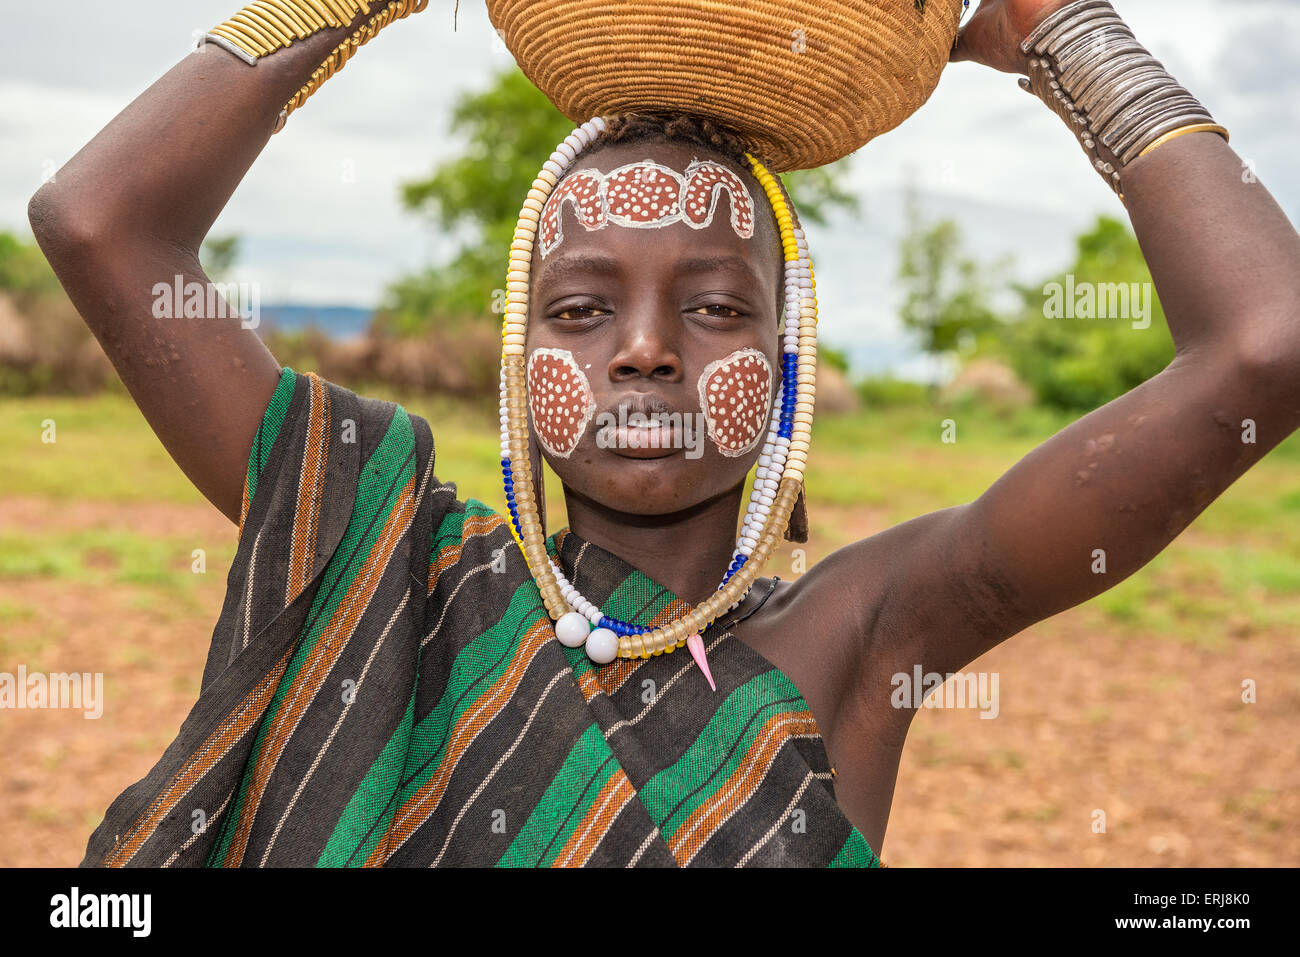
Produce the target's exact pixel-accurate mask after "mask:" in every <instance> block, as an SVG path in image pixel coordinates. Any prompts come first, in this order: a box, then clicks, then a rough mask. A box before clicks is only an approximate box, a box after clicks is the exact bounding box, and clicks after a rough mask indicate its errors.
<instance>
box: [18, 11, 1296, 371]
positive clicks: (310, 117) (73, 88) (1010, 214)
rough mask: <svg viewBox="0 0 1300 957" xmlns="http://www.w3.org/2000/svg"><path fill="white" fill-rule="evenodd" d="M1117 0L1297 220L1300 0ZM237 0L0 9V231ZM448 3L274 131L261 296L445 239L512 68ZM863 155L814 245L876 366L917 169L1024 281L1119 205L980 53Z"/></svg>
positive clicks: (258, 190) (975, 248) (253, 227)
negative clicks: (441, 212) (424, 206)
mask: <svg viewBox="0 0 1300 957" xmlns="http://www.w3.org/2000/svg"><path fill="white" fill-rule="evenodd" d="M1116 5H1117V8H1118V9H1119V10H1120V12H1121V13H1122V14H1123V15H1124V16H1125V18H1126V19H1127V20H1128V22H1129V24H1130V25H1131V26H1132V27H1133V29H1134V31H1135V33H1136V34H1137V36H1138V38H1139V39H1140V40H1141V41H1142V42H1143V43H1144V44H1145V45H1146V46H1147V47H1148V48H1150V49H1151V50H1152V52H1153V53H1154V54H1155V55H1156V57H1158V58H1159V59H1161V60H1162V61H1163V62H1164V64H1165V66H1166V67H1168V68H1169V70H1170V71H1171V72H1172V73H1173V74H1174V76H1176V77H1177V78H1178V79H1179V81H1180V82H1181V83H1183V85H1185V86H1186V87H1188V88H1189V89H1190V90H1191V91H1192V92H1193V93H1194V94H1196V96H1198V97H1199V98H1200V99H1201V100H1202V102H1204V103H1205V105H1206V106H1207V107H1208V108H1209V109H1210V111H1211V112H1212V113H1213V114H1214V115H1215V117H1216V118H1217V119H1218V120H1219V121H1220V122H1222V123H1223V124H1224V125H1225V126H1227V127H1228V128H1229V129H1230V130H1231V132H1232V143H1233V146H1234V148H1235V149H1236V150H1237V152H1238V153H1239V154H1240V155H1241V156H1242V157H1243V158H1245V159H1246V160H1248V161H1250V162H1251V163H1252V164H1253V166H1254V168H1255V170H1256V172H1257V173H1258V176H1259V177H1260V179H1261V180H1262V181H1263V182H1264V183H1265V184H1266V185H1267V186H1268V188H1269V189H1270V190H1271V191H1272V192H1273V195H1274V196H1275V197H1276V198H1277V199H1278V201H1279V202H1280V203H1281V204H1282V206H1283V208H1284V209H1285V210H1286V211H1287V213H1288V215H1290V216H1291V218H1292V220H1293V221H1295V220H1297V219H1300V164H1298V163H1297V162H1296V157H1297V153H1298V152H1300V150H1297V147H1298V146H1300V0H1233V2H1231V3H1228V2H1222V0H1142V2H1137V0H1118V2H1117V4H1116ZM238 6H239V0H193V2H176V0H170V2H164V0H135V2H133V3H131V4H129V5H127V6H126V7H123V6H121V5H118V4H104V3H98V2H91V0H72V2H69V3H51V4H35V3H27V2H23V3H19V2H17V0H0V7H2V8H3V10H4V12H5V18H4V20H5V26H6V29H5V30H4V33H3V36H2V38H0V47H2V48H3V52H4V55H3V57H0V143H3V147H4V148H3V154H2V155H3V162H2V164H0V229H9V230H13V231H16V232H18V233H20V234H28V233H29V229H28V225H27V216H26V206H27V200H28V198H29V197H30V196H31V194H32V193H33V192H34V191H35V190H36V189H37V188H38V187H39V185H40V183H41V181H42V178H43V177H44V176H46V175H48V173H49V171H51V170H54V169H57V168H58V167H59V166H60V165H61V164H63V163H64V162H66V161H67V160H68V159H69V158H70V157H71V156H72V155H73V154H74V153H75V152H76V151H77V150H78V149H80V148H81V147H82V146H83V145H85V143H86V142H87V141H89V140H90V139H91V138H92V137H93V136H94V135H95V134H96V133H97V132H98V131H99V130H100V129H102V128H103V127H104V126H105V125H106V124H107V123H108V122H109V121H110V120H111V119H112V118H113V116H114V115H116V114H117V113H118V112H119V111H120V110H121V109H122V108H124V107H125V106H126V105H127V103H129V102H130V101H131V100H132V99H133V98H134V97H135V96H137V95H138V94H139V93H140V92H142V91H143V90H144V89H145V88H146V87H148V86H149V85H150V84H151V83H153V82H154V81H155V80H156V79H157V78H158V77H160V76H161V75H162V74H163V73H165V72H166V71H167V70H168V69H169V68H170V67H171V66H173V65H174V64H175V62H176V61H177V60H179V59H180V58H182V57H183V56H185V55H186V53H187V50H188V49H189V48H190V47H191V46H192V43H193V39H192V37H193V36H194V35H195V33H196V31H198V32H202V31H203V30H206V29H207V28H209V27H210V26H212V25H213V24H215V23H218V22H220V21H221V20H223V19H225V18H226V17H227V16H228V15H229V14H231V13H232V12H234V10H235V9H236V8H237V7H238ZM452 8H453V3H452V2H451V0H433V2H431V3H430V5H429V8H428V9H426V10H425V11H424V12H422V13H420V14H417V15H415V16H412V17H410V18H408V19H406V20H404V21H401V22H399V23H396V24H393V25H390V26H389V27H388V28H386V29H385V30H384V32H383V33H382V34H381V35H380V36H379V37H378V38H377V39H376V40H375V41H373V42H372V43H371V44H369V45H367V46H366V47H365V48H364V49H362V50H361V51H359V52H358V54H357V56H356V57H354V58H353V59H352V60H351V61H350V62H349V63H348V64H347V67H346V69H345V70H344V71H343V72H342V73H341V74H339V76H337V77H335V78H333V79H331V80H330V81H329V82H328V83H327V84H325V85H324V86H323V87H322V88H321V90H320V91H319V92H317V93H316V94H315V95H314V96H313V97H312V98H311V100H310V101H308V103H307V104H306V105H305V106H303V107H302V109H300V110H299V111H297V112H296V113H295V114H294V115H293V116H292V117H291V119H290V121H289V123H288V125H287V127H286V128H285V130H284V131H283V132H282V133H280V134H278V135H276V136H274V137H272V139H271V141H270V144H269V145H268V146H267V148H266V150H265V151H264V152H263V154H262V155H261V157H259V159H258V160H257V162H256V163H255V164H254V165H253V168H252V169H251V170H250V172H249V173H248V175H247V177H246V178H245V179H244V181H243V183H242V184H241V185H240V187H239V189H238V190H237V191H236V192H235V195H234V197H233V198H232V199H231V201H230V204H229V205H228V206H227V207H226V209H225V211H224V212H223V213H222V215H221V216H220V218H219V219H218V220H217V222H216V224H215V226H214V227H213V233H214V234H225V233H239V234H240V235H241V237H242V238H243V246H242V263H241V265H240V267H239V269H238V271H237V278H238V279H241V280H249V281H257V282H260V283H261V284H262V302H263V303H273V302H306V303H328V304H347V305H360V306H371V305H373V304H374V303H375V301H376V298H377V297H378V295H379V293H380V291H381V290H382V289H383V287H384V285H385V284H386V283H387V282H388V281H389V280H390V279H392V278H394V277H395V276H396V275H398V274H399V273H400V272H402V271H404V270H410V269H414V268H417V267H418V266H420V265H421V264H422V263H424V262H427V261H428V259H429V258H430V257H434V256H437V255H439V254H441V253H444V252H445V251H446V249H447V243H446V242H445V241H439V238H438V237H437V236H435V235H433V234H432V233H431V231H430V229H429V227H428V226H427V225H426V224H424V223H423V222H421V221H420V220H418V219H416V218H415V217H413V216H411V215H410V214H407V213H405V212H404V211H403V210H402V209H401V206H400V203H399V200H398V190H399V184H400V183H402V182H404V181H407V180H411V179H414V178H418V177H422V176H424V175H426V174H427V173H428V171H429V170H430V169H431V168H432V166H433V165H434V164H435V162H436V161H437V160H439V159H440V158H442V157H445V156H448V155H451V154H454V153H455V152H456V151H457V145H456V144H455V143H452V142H447V141H444V135H445V131H446V129H447V125H448V118H449V116H450V111H451V107H452V104H453V102H454V100H455V98H456V96H457V95H458V94H459V93H461V92H462V91H464V90H472V89H479V88H482V87H483V86H485V85H486V84H487V83H488V82H489V80H490V78H491V76H492V74H493V73H495V72H496V71H498V70H501V69H503V68H506V67H509V66H510V65H511V63H512V60H511V58H510V55H509V53H508V52H506V51H505V49H504V48H503V47H502V46H501V44H500V43H499V42H495V41H496V35H495V33H494V32H493V30H492V28H491V25H490V24H489V23H488V19H487V14H486V11H485V9H484V6H483V4H482V3H481V2H475V0H462V2H461V3H460V12H459V17H458V22H457V29H456V30H455V31H453V29H452ZM544 159H545V157H544V156H539V157H538V166H539V167H540V165H541V163H542V161H543V160H544ZM848 162H849V165H850V169H851V175H850V176H849V178H848V183H849V184H850V185H851V187H852V188H853V189H854V190H855V191H856V192H858V193H859V194H860V195H861V197H862V199H863V215H862V216H861V217H860V218H858V219H857V220H856V221H846V220H843V219H840V220H838V221H837V222H835V223H834V224H833V225H831V226H829V227H818V226H815V225H814V226H811V227H810V229H809V243H810V247H811V252H812V257H813V263H814V265H815V266H816V268H817V274H818V290H819V294H820V302H821V311H822V325H821V333H822V335H823V337H824V338H825V339H826V340H828V341H830V342H833V343H835V344H837V345H840V346H844V347H847V348H850V349H851V351H852V352H853V355H854V358H855V364H857V365H859V366H861V367H863V368H867V367H876V368H881V367H892V368H901V369H903V370H904V371H906V369H907V368H908V367H909V366H908V362H907V361H906V360H907V357H908V355H909V353H910V351H911V350H909V348H908V346H907V342H906V337H905V336H904V335H903V333H902V331H901V330H900V328H899V326H898V323H897V319H896V318H895V317H896V311H897V302H898V293H897V284H896V283H895V281H894V278H893V276H894V272H895V270H896V268H897V252H896V250H897V239H898V232H899V227H900V224H901V202H900V197H901V186H902V184H903V183H904V182H906V180H907V178H908V177H909V176H911V177H912V178H913V180H914V181H915V182H916V184H917V186H918V188H919V189H921V190H922V192H923V194H924V196H925V199H926V210H927V212H928V213H932V214H936V215H939V214H942V215H946V216H951V217H952V218H954V219H956V220H957V221H958V222H959V223H960V224H961V226H962V229H963V231H964V234H965V236H966V239H967V245H968V249H969V250H970V251H971V252H972V253H974V254H976V255H977V256H978V257H980V258H984V259H989V260H992V259H994V258H996V257H999V256H1002V255H1005V254H1011V255H1013V256H1014V257H1015V263H1016V265H1015V273H1016V275H1018V276H1020V277H1022V278H1030V279H1032V278H1038V277H1040V276H1041V275H1043V274H1044V273H1046V272H1049V271H1050V270H1052V269H1054V268H1061V267H1064V266H1065V265H1066V264H1067V263H1068V261H1069V258H1070V255H1071V251H1072V237H1073V236H1074V235H1075V234H1076V233H1077V232H1078V231H1079V230H1080V229H1082V228H1084V227H1086V226H1087V225H1088V224H1089V223H1090V222H1091V221H1092V219H1093V218H1094V217H1095V216H1096V215H1097V214H1098V213H1102V212H1109V213H1111V214H1115V215H1123V207H1122V206H1121V205H1120V203H1119V201H1118V200H1117V199H1116V198H1115V197H1114V196H1113V195H1111V193H1110V192H1109V190H1108V189H1107V188H1106V186H1105V185H1104V184H1103V183H1102V181H1101V179H1100V177H1098V176H1097V175H1096V174H1095V173H1093V172H1092V170H1091V169H1090V168H1089V166H1088V164H1087V161H1086V159H1085V158H1084V155H1083V152H1082V151H1081V150H1080V149H1079V147H1078V146H1077V145H1076V144H1075V143H1074V141H1073V139H1072V137H1071V136H1070V134H1069V133H1068V132H1067V131H1066V130H1065V128H1064V126H1063V125H1062V124H1061V122H1060V120H1058V119H1057V118H1056V117H1055V115H1053V114H1052V113H1050V112H1049V111H1048V110H1047V109H1046V107H1044V106H1042V105H1041V104H1040V103H1038V102H1037V101H1036V100H1034V99H1033V98H1031V97H1030V96H1028V95H1027V94H1025V93H1023V92H1022V91H1021V90H1020V89H1019V88H1018V87H1017V85H1016V82H1015V79H1014V78H1013V77H1011V76H1010V75H1007V74H1001V73H996V72H994V71H992V70H989V69H987V68H985V67H980V66H976V65H973V64H969V63H958V64H953V65H952V66H950V67H949V68H948V69H947V70H946V71H945V72H944V74H943V77H942V79H941V80H940V83H939V87H938V89H937V90H936V91H935V94H934V95H933V96H932V97H931V99H930V100H929V102H928V103H926V105H925V106H923V107H922V108H921V110H920V111H919V112H917V113H916V114H915V115H914V116H913V117H912V118H911V119H909V120H908V121H907V122H905V123H904V124H903V125H902V126H900V127H899V128H898V129H896V130H894V131H892V132H890V133H888V134H886V135H884V136H882V137H879V138H878V139H876V140H874V141H872V142H871V143H869V144H867V146H865V147H864V148H863V149H861V150H859V151H858V153H856V154H855V155H854V157H853V158H852V159H851V160H849V161H848ZM345 171H347V173H348V176H349V177H350V178H351V180H352V181H351V182H344V180H345V175H344V173H345ZM521 200H522V197H521ZM504 262H505V250H502V263H503V268H504Z"/></svg>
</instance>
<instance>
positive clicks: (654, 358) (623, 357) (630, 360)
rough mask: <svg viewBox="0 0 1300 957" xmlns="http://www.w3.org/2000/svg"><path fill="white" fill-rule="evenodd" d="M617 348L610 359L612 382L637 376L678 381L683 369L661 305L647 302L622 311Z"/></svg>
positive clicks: (673, 332)
mask: <svg viewBox="0 0 1300 957" xmlns="http://www.w3.org/2000/svg"><path fill="white" fill-rule="evenodd" d="M622 318H623V320H624V323H623V326H622V328H621V330H620V333H621V336H620V339H619V343H618V348H617V349H616V350H615V352H614V355H613V357H612V358H611V359H610V362H609V378H610V381H611V382H627V381H629V380H632V379H637V378H647V379H656V380H659V381H661V382H680V381H681V379H682V376H683V373H684V370H683V363H682V357H681V353H680V346H679V342H678V336H677V335H676V333H675V331H674V329H673V328H672V325H671V317H666V316H664V315H663V312H662V307H654V306H650V305H647V306H645V307H640V308H638V309H637V310H636V314H633V315H629V314H628V313H627V312H626V311H625V312H624V314H623V317H622Z"/></svg>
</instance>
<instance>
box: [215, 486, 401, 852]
mask: <svg viewBox="0 0 1300 957" xmlns="http://www.w3.org/2000/svg"><path fill="white" fill-rule="evenodd" d="M415 481H416V476H415V474H414V473H412V475H411V477H410V478H409V479H408V480H407V482H406V485H405V486H403V488H402V490H401V492H400V493H399V495H398V498H397V501H396V502H395V503H394V506H393V510H392V511H391V512H390V513H389V516H388V520H387V521H386V522H385V523H384V527H383V530H382V531H381V532H380V534H379V536H378V537H377V538H376V539H375V543H374V545H373V546H371V549H370V552H369V554H368V555H367V556H366V560H365V563H364V564H363V565H362V567H361V569H360V571H359V572H358V573H357V577H356V579H355V580H354V582H353V584H352V586H351V587H350V588H348V590H347V592H346V593H345V594H344V596H343V599H342V601H340V602H339V604H338V607H337V608H335V610H334V614H333V615H331V616H330V620H329V622H328V623H327V624H326V625H325V627H324V629H323V630H322V631H321V634H320V637H319V638H318V639H317V640H316V643H315V644H314V645H313V647H312V650H311V653H310V654H309V655H308V657H307V660H306V661H305V662H304V663H303V667H302V670H301V671H300V672H299V673H298V676H297V678H296V679H295V680H294V685H293V688H292V690H291V692H290V696H289V697H288V699H287V700H285V701H284V702H283V703H282V704H281V707H280V708H279V710H278V711H277V712H276V714H275V716H274V718H273V720H272V722H271V727H270V730H269V731H268V733H267V735H266V738H265V739H264V740H263V742H262V751H261V754H260V755H259V756H258V760H257V765H256V767H254V768H253V771H252V775H251V777H250V780H249V785H248V790H247V792H246V793H245V798H244V805H243V810H242V813H241V814H240V818H239V826H238V828H237V829H236V831H235V835H234V838H233V840H232V841H231V843H230V848H229V850H228V852H227V854H226V860H225V866H227V867H238V866H240V864H241V863H242V861H243V856H244V852H245V851H246V850H247V848H248V838H249V834H250V833H251V831H252V828H253V821H254V819H255V818H256V817H257V811H258V808H259V806H260V804H261V800H262V797H263V795H264V794H265V792H266V786H267V784H268V782H269V781H270V779H271V775H272V773H273V772H274V771H275V768H276V765H277V763H278V762H279V759H280V756H281V754H283V753H284V750H285V748H286V746H287V745H288V743H289V738H290V737H291V736H292V735H293V732H294V731H295V730H296V729H297V727H298V722H299V721H300V720H301V719H302V716H303V713H304V712H305V711H306V710H307V708H308V706H309V705H310V704H311V702H312V700H313V699H314V698H315V696H316V694H317V693H318V692H319V691H320V689H321V686H322V685H323V684H324V682H325V679H326V677H327V676H328V675H329V672H330V670H331V669H332V668H333V667H334V663H335V661H337V660H338V657H339V655H341V654H342V653H343V648H344V646H345V645H346V644H347V642H348V641H349V639H351V637H352V635H353V633H354V632H355V631H356V627H357V625H358V624H359V623H360V621H361V617H362V615H363V614H364V613H365V610H366V608H367V607H368V606H369V604H370V600H371V598H373V597H374V593H375V590H376V588H377V587H378V586H379V582H380V580H381V579H382V578H383V576H384V572H385V570H386V569H387V567H388V562H389V559H391V558H392V557H393V548H394V546H395V545H396V544H397V542H398V541H399V540H400V539H401V537H402V536H403V535H404V534H405V533H406V530H407V529H408V528H409V527H410V524H411V521H412V519H413V518H414V517H415ZM399 560H400V559H399Z"/></svg>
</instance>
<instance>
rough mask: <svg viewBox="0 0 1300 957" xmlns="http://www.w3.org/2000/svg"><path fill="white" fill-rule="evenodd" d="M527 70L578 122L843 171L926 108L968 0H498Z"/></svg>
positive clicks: (775, 166)
mask: <svg viewBox="0 0 1300 957" xmlns="http://www.w3.org/2000/svg"><path fill="white" fill-rule="evenodd" d="M487 9H488V16H489V17H490V18H491V20H492V24H493V26H495V27H496V28H497V31H498V32H499V33H500V34H501V36H502V38H503V39H504V41H505V44H506V46H507V47H508V48H509V49H510V52H511V53H512V54H514V57H515V60H516V62H518V64H519V66H520V67H521V68H522V69H523V71H524V74H525V75H526V76H527V77H528V78H529V79H530V80H531V81H532V82H533V83H534V84H536V86H537V87H538V89H540V90H541V91H542V92H543V93H545V94H546V95H547V97H549V98H550V100H551V102H552V103H554V104H555V105H556V107H558V108H559V110H560V112H562V113H563V114H564V115H565V116H567V117H568V118H569V119H570V120H572V121H573V122H574V123H581V122H584V121H585V120H588V119H590V118H591V117H592V116H596V115H604V116H608V115H610V114H612V113H619V112H624V111H633V110H635V111H660V110H672V111H679V112H690V113H697V114H701V115H704V116H708V117H711V118H712V119H714V120H716V121H719V122H721V123H724V124H725V125H727V126H730V127H731V128H733V129H734V130H736V131H737V132H739V133H741V134H742V135H744V136H745V137H747V138H748V140H749V141H750V143H751V148H753V149H754V150H755V154H756V155H757V156H758V157H759V159H760V160H762V161H763V162H764V163H765V164H766V165H767V166H768V168H769V169H771V170H773V171H775V172H784V171H786V170H792V169H808V168H811V167H815V166H822V165H825V164H826V163H831V162H834V161H835V160H837V159H840V158H842V157H844V156H847V155H848V154H850V153H852V152H853V151H854V150H856V149H858V148H859V147H861V146H862V145H863V144H864V143H866V142H867V141H868V140H870V139H872V138H873V137H875V136H877V135H879V134H881V133H884V132H885V131H886V130H891V129H893V128H894V127H895V126H897V125H898V124H899V123H901V122H902V121H903V120H905V119H906V118H907V117H908V116H910V115H911V114H912V113H913V112H915V111H916V109H917V108H918V107H920V105H921V104H922V103H924V102H925V101H926V100H927V99H928V98H929V96H930V94H931V93H932V92H933V91H934V88H935V85H936V84H937V83H938V82H939V73H940V72H941V71H942V70H943V68H944V65H945V64H947V62H948V55H949V53H950V51H951V50H952V46H953V41H954V39H955V37H956V35H957V25H958V21H959V20H960V18H961V0H790V2H783V3H776V2H771V0H725V2H723V0H487Z"/></svg>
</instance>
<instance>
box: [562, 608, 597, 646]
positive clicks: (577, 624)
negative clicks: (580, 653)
mask: <svg viewBox="0 0 1300 957" xmlns="http://www.w3.org/2000/svg"><path fill="white" fill-rule="evenodd" d="M589 634H591V626H590V625H588V624H587V619H585V618H583V617H582V616H581V615H579V614H578V613H577V612H576V611H571V612H569V613H568V614H565V615H561V616H560V620H559V621H557V622H556V623H555V637H556V638H558V639H560V644H562V645H564V647H566V648H577V647H579V646H580V645H581V644H582V643H583V642H584V641H586V640H587V636H588V635H589Z"/></svg>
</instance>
